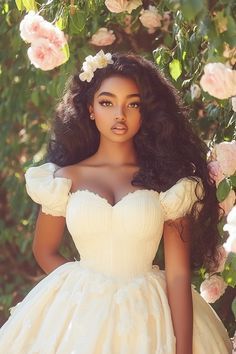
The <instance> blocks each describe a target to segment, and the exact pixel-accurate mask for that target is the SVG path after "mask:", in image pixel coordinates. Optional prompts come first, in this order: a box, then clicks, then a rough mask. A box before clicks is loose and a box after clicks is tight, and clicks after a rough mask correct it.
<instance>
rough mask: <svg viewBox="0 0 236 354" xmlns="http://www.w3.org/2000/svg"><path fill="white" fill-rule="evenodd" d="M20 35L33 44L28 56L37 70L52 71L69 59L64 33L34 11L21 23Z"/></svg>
mask: <svg viewBox="0 0 236 354" xmlns="http://www.w3.org/2000/svg"><path fill="white" fill-rule="evenodd" d="M20 35H21V37H22V38H23V39H24V40H25V41H27V42H29V43H31V47H30V48H29V49H28V51H27V54H28V57H29V59H30V61H31V64H33V65H34V66H35V67H36V68H40V69H42V70H51V69H54V68H55V67H57V66H59V65H61V64H63V63H64V62H65V61H66V60H67V59H68V58H67V56H66V53H65V51H63V47H64V46H65V45H66V44H67V41H66V38H65V35H64V32H62V31H61V30H60V29H59V28H57V27H56V26H54V25H53V24H52V23H50V22H48V21H46V20H44V18H43V17H42V16H40V15H38V14H36V13H35V12H34V11H29V13H28V14H27V15H26V16H25V17H24V19H23V20H22V21H21V23H20Z"/></svg>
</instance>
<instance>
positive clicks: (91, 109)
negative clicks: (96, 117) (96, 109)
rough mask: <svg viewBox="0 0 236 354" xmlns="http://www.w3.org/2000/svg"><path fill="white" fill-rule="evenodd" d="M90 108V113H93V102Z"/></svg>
mask: <svg viewBox="0 0 236 354" xmlns="http://www.w3.org/2000/svg"><path fill="white" fill-rule="evenodd" d="M88 110H89V113H90V114H91V113H93V106H92V105H91V104H90V105H89V106H88Z"/></svg>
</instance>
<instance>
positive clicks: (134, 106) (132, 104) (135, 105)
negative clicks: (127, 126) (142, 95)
mask: <svg viewBox="0 0 236 354" xmlns="http://www.w3.org/2000/svg"><path fill="white" fill-rule="evenodd" d="M129 106H131V107H132V108H139V107H140V102H131V103H129Z"/></svg>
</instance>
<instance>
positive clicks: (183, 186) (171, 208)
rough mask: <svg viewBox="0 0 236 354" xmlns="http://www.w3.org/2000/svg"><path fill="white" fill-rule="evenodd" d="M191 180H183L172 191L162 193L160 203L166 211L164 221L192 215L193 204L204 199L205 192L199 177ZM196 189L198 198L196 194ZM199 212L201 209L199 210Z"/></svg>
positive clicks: (185, 178)
mask: <svg viewBox="0 0 236 354" xmlns="http://www.w3.org/2000/svg"><path fill="white" fill-rule="evenodd" d="M194 178H196V179H197V181H196V180H190V179H188V178H187V177H184V178H181V179H180V180H179V181H177V183H176V184H174V185H173V186H172V187H171V188H170V189H168V190H167V191H165V192H161V193H160V202H161V205H162V208H163V210H164V220H165V221H166V220H174V219H177V218H179V217H183V216H185V215H187V214H189V213H190V211H191V209H192V206H193V204H194V203H195V202H196V201H197V200H198V198H197V196H198V197H199V198H202V197H203V194H204V190H203V185H202V181H201V179H200V178H199V177H194ZM195 189H196V193H197V196H196V194H195ZM198 210H199V209H198Z"/></svg>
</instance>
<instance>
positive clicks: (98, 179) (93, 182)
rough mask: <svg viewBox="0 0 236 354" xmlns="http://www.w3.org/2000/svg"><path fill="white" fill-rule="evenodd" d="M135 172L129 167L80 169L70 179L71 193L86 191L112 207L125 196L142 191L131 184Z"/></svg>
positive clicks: (135, 170)
mask: <svg viewBox="0 0 236 354" xmlns="http://www.w3.org/2000/svg"><path fill="white" fill-rule="evenodd" d="M137 172H138V170H137V168H135V169H134V168H130V167H129V168H128V167H127V168H124V167H122V168H115V169H111V168H106V167H104V168H94V167H83V168H81V167H80V169H79V171H77V174H76V175H75V176H74V178H73V179H72V180H73V185H72V192H76V191H79V190H88V191H91V192H92V193H94V194H97V195H99V196H100V197H101V198H103V199H105V200H106V201H107V202H108V203H109V204H110V205H111V206H114V205H116V204H117V203H118V202H119V201H121V200H122V199H123V198H124V197H125V196H126V195H128V194H130V193H133V192H135V191H136V190H139V189H144V187H142V186H141V187H140V186H133V185H132V183H131V182H132V180H133V178H134V175H135V173H137Z"/></svg>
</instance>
